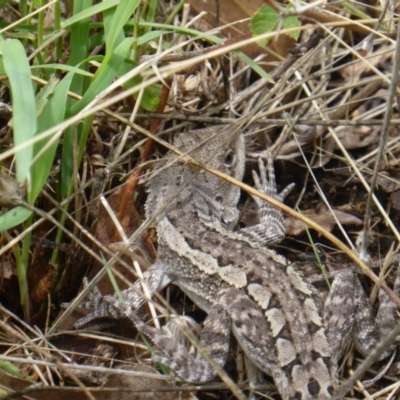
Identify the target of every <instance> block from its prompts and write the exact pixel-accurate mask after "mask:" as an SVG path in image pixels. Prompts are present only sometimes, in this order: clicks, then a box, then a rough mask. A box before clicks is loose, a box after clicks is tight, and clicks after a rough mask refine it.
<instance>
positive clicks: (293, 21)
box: [283, 15, 301, 41]
mask: <svg viewBox="0 0 400 400" xmlns="http://www.w3.org/2000/svg"><path fill="white" fill-rule="evenodd" d="M300 26H301V22H300V20H299V19H298V18H297V17H296V16H295V15H290V16H289V17H287V18H285V21H284V22H283V28H284V29H289V28H299V27H300ZM287 35H288V36H289V37H291V38H292V39H294V40H296V41H297V40H298V39H299V37H300V30H298V31H294V32H289V33H288V34H287Z"/></svg>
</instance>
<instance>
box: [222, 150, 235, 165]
mask: <svg viewBox="0 0 400 400" xmlns="http://www.w3.org/2000/svg"><path fill="white" fill-rule="evenodd" d="M234 161H235V154H234V152H233V150H232V149H228V150H227V151H226V153H225V157H224V162H225V166H227V167H230V166H231V165H232V164H233V163H234Z"/></svg>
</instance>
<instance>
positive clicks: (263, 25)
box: [250, 4, 280, 46]
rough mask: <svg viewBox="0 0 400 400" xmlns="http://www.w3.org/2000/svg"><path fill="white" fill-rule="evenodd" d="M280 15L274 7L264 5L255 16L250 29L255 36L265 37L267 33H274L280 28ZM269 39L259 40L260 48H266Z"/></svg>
mask: <svg viewBox="0 0 400 400" xmlns="http://www.w3.org/2000/svg"><path fill="white" fill-rule="evenodd" d="M279 19H280V15H279V13H278V12H277V11H276V10H274V9H273V8H272V7H270V6H268V5H266V4H265V5H263V6H262V7H260V8H259V9H258V11H257V12H256V13H255V14H254V15H253V17H252V19H251V21H250V29H251V32H252V33H253V35H254V36H258V35H263V34H264V33H267V32H274V31H276V29H277V28H278V24H279ZM269 41H270V38H269V39H262V40H259V41H258V43H259V45H260V46H265V45H266V44H267V43H268V42H269Z"/></svg>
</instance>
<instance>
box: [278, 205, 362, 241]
mask: <svg viewBox="0 0 400 400" xmlns="http://www.w3.org/2000/svg"><path fill="white" fill-rule="evenodd" d="M333 213H334V214H335V216H336V218H337V220H338V221H339V222H340V223H341V224H342V225H361V224H362V220H361V219H360V218H357V217H355V216H354V215H352V214H349V213H345V212H343V211H339V210H333ZM303 214H304V215H305V216H307V217H308V218H310V219H312V220H313V221H314V222H316V223H317V224H318V225H320V226H321V227H323V228H324V229H326V230H327V231H328V232H330V231H332V229H333V228H334V227H335V225H336V220H335V218H334V216H333V215H332V213H331V212H330V211H329V210H328V209H327V208H325V207H321V209H320V210H319V211H318V213H316V212H314V211H304V212H303ZM285 225H286V234H287V235H290V236H298V235H300V234H302V233H304V231H305V225H304V223H303V222H301V221H299V220H298V219H295V218H287V219H286V220H285Z"/></svg>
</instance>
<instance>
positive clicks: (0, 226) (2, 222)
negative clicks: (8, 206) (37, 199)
mask: <svg viewBox="0 0 400 400" xmlns="http://www.w3.org/2000/svg"><path fill="white" fill-rule="evenodd" d="M31 215H32V211H29V210H28V209H27V208H25V207H21V206H18V207H15V208H13V209H12V210H10V211H7V212H6V213H5V214H3V215H2V216H0V232H4V231H6V230H7V229H11V228H14V226H17V225H19V224H22V222H25V221H26V220H27V219H28V218H29V217H30V216H31Z"/></svg>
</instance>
